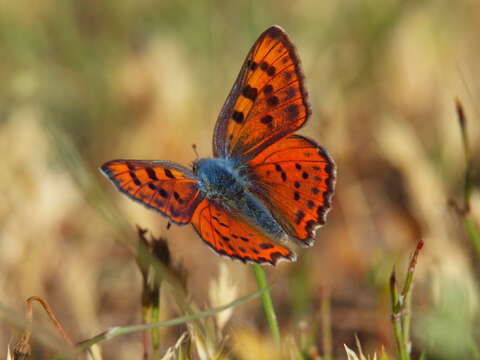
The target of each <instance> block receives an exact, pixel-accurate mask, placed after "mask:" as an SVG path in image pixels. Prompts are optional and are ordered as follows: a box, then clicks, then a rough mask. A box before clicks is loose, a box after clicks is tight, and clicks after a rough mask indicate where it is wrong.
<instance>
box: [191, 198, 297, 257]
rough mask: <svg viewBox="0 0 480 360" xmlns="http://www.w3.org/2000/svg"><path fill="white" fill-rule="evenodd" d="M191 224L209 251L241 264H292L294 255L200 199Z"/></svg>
mask: <svg viewBox="0 0 480 360" xmlns="http://www.w3.org/2000/svg"><path fill="white" fill-rule="evenodd" d="M192 225H193V226H194V227H195V230H196V231H197V233H198V234H199V235H200V237H201V238H202V240H203V241H205V242H206V243H207V244H208V245H209V246H210V247H211V248H212V249H213V250H215V251H216V252H217V253H219V254H220V255H225V256H228V257H231V258H234V259H238V260H240V261H242V262H244V263H246V262H249V263H259V264H271V265H275V264H276V263H277V262H278V261H280V260H289V261H295V254H294V253H293V252H292V251H291V250H290V249H288V248H287V247H285V246H282V245H279V244H277V243H274V242H273V241H272V240H271V239H270V238H269V237H268V236H266V235H265V234H263V233H262V231H261V230H259V229H256V228H255V227H254V226H252V225H250V224H249V223H248V222H247V221H245V220H244V219H243V218H241V216H239V215H236V214H233V213H232V212H231V211H230V210H227V209H224V208H223V207H222V206H221V205H220V204H216V203H213V202H211V201H209V200H203V201H202V202H201V203H200V204H199V205H198V207H197V209H196V210H195V213H194V214H193V217H192Z"/></svg>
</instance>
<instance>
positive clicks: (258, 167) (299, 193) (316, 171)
mask: <svg viewBox="0 0 480 360" xmlns="http://www.w3.org/2000/svg"><path fill="white" fill-rule="evenodd" d="M249 171H250V175H249V176H250V178H251V179H252V181H253V184H254V185H253V187H252V191H253V192H254V193H255V194H256V195H257V196H258V197H259V198H260V199H262V201H263V202H264V203H265V205H266V206H267V207H268V208H269V210H270V211H271V212H272V214H273V215H274V217H275V218H276V219H277V221H279V223H280V224H281V225H282V227H283V228H284V229H285V231H287V233H288V234H289V235H291V236H292V237H294V238H295V239H297V240H299V242H300V244H302V245H307V246H309V245H311V244H312V243H313V237H314V232H315V229H316V227H318V226H319V225H323V224H324V223H325V220H326V214H327V212H328V210H329V209H330V205H331V197H332V194H333V191H334V187H335V164H334V162H333V160H332V159H331V158H330V156H329V155H328V154H327V152H326V151H325V150H324V149H323V148H322V147H321V146H319V145H317V144H316V143H315V142H314V141H312V140H310V139H308V138H305V137H303V136H299V135H290V136H288V137H286V138H284V139H282V140H280V141H278V142H277V143H275V144H273V145H271V146H269V147H268V148H267V149H265V150H264V151H263V152H261V153H260V154H259V155H258V156H257V157H256V158H254V159H252V160H251V162H250V163H249Z"/></svg>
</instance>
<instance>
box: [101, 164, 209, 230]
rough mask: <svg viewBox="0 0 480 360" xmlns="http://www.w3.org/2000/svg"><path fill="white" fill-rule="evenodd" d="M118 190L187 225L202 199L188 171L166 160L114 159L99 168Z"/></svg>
mask: <svg viewBox="0 0 480 360" xmlns="http://www.w3.org/2000/svg"><path fill="white" fill-rule="evenodd" d="M101 170H102V172H103V174H105V175H106V176H107V177H108V178H109V179H110V180H111V181H112V182H113V184H114V185H115V186H116V188H117V189H118V190H120V191H121V192H123V193H124V194H126V195H127V196H128V197H130V198H131V199H133V200H135V201H138V202H140V203H141V204H143V205H145V206H146V207H148V208H150V209H153V210H156V211H158V212H159V213H160V214H162V215H163V216H166V217H168V218H169V219H170V220H171V221H172V222H174V223H177V224H186V223H189V222H190V219H191V217H192V215H193V212H194V211H195V208H196V207H197V205H198V204H199V203H200V201H201V200H202V198H203V196H202V194H201V192H200V190H199V188H198V181H197V180H196V179H195V178H194V175H193V174H192V173H191V172H190V170H189V169H187V168H186V167H183V166H181V165H178V164H175V163H171V162H168V161H142V160H113V161H109V162H106V163H105V164H103V165H102V166H101Z"/></svg>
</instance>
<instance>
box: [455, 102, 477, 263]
mask: <svg viewBox="0 0 480 360" xmlns="http://www.w3.org/2000/svg"><path fill="white" fill-rule="evenodd" d="M455 107H456V110H457V118H458V123H459V125H460V132H461V136H462V144H463V153H464V157H465V172H464V173H465V180H464V190H463V208H462V209H461V210H460V211H459V213H460V216H461V217H462V220H463V226H464V227H465V231H466V233H467V236H468V238H469V239H470V241H471V242H472V245H473V247H474V249H475V251H476V252H477V255H478V256H480V230H479V228H478V225H477V224H476V223H475V220H474V219H473V218H472V216H471V215H470V200H471V197H472V192H473V182H472V175H473V162H472V157H471V152H470V141H469V139H468V129H467V117H466V115H465V111H464V110H463V105H462V103H461V102H460V100H458V99H457V101H456V103H455Z"/></svg>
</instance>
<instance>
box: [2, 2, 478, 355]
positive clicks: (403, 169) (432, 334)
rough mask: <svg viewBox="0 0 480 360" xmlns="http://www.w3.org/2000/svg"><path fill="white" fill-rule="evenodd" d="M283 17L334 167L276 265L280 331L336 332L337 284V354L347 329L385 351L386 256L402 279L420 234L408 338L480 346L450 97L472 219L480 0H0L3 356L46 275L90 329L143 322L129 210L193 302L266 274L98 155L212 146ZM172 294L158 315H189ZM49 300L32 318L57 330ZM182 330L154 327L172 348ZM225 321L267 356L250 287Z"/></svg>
mask: <svg viewBox="0 0 480 360" xmlns="http://www.w3.org/2000/svg"><path fill="white" fill-rule="evenodd" d="M272 24H278V25H281V26H282V27H283V28H284V29H285V30H286V31H287V32H288V34H289V35H290V37H291V39H292V41H293V42H294V43H295V44H296V47H297V50H298V53H299V55H300V58H301V60H302V63H303V70H304V73H305V76H306V86H307V89H308V91H309V94H310V101H311V104H312V108H313V116H312V117H311V118H310V121H309V123H308V124H307V126H306V127H305V128H304V129H302V130H301V131H300V133H301V134H304V135H307V136H309V137H311V138H313V139H315V140H316V141H318V142H319V143H321V144H322V145H323V146H325V147H326V148H327V149H328V150H329V152H330V154H331V155H332V157H333V158H334V159H335V161H336V163H337V166H338V182H337V188H336V194H335V197H334V202H333V209H332V211H331V212H330V214H329V218H328V222H327V225H326V226H324V227H323V228H322V229H321V230H320V231H319V232H318V233H317V235H318V238H317V242H316V244H315V246H314V247H312V248H310V249H306V250H304V249H299V260H298V261H297V262H296V263H292V264H286V263H281V264H280V265H278V266H277V267H275V268H273V267H268V268H267V274H268V276H269V279H270V281H271V282H272V283H273V289H272V292H273V300H274V304H275V306H276V309H277V312H278V317H279V322H280V326H281V331H282V335H285V337H287V338H290V337H292V338H293V339H296V340H295V341H300V340H299V339H300V338H301V337H302V336H303V335H302V334H308V339H309V340H308V341H310V344H311V345H316V346H317V347H318V349H319V352H320V354H322V353H324V352H325V349H324V347H325V346H324V344H323V342H322V339H323V338H324V336H323V335H324V334H322V329H321V326H320V323H321V313H322V311H321V309H322V304H323V306H327V309H328V306H330V310H328V312H329V314H330V316H331V326H332V339H333V340H332V343H331V344H332V347H333V357H334V358H339V359H343V358H345V352H344V348H343V344H347V345H348V346H349V347H354V344H355V335H358V337H359V339H360V342H361V343H362V345H363V348H364V351H365V352H368V353H373V352H374V351H376V352H377V353H378V352H379V351H380V350H381V349H382V347H384V348H385V349H386V350H387V352H390V353H393V349H394V340H393V334H392V330H391V325H390V313H391V309H390V299H389V290H388V279H389V276H390V272H391V271H392V268H393V267H394V266H395V268H396V270H397V274H398V276H399V278H400V279H402V278H403V275H404V274H405V272H406V267H407V263H408V259H409V256H410V254H411V253H412V251H413V250H414V248H415V246H416V243H417V242H418V241H419V240H420V239H423V240H424V241H425V247H424V250H423V251H422V253H421V254H420V257H419V263H418V266H417V270H416V273H415V276H416V277H415V288H414V295H413V314H412V332H413V349H414V350H413V353H414V354H417V355H418V354H420V353H422V352H423V351H425V352H426V355H427V357H426V358H427V359H460V358H471V359H474V358H479V346H478V340H479V330H478V329H479V324H480V322H479V316H478V306H479V289H478V287H479V280H480V267H479V265H478V264H479V256H480V254H479V253H476V252H475V250H474V247H473V246H472V244H471V242H470V241H469V238H468V237H467V236H466V233H465V229H464V226H463V224H462V219H461V218H460V217H459V216H458V213H457V212H456V211H455V210H454V209H453V208H452V206H450V205H449V201H450V200H452V199H454V200H456V201H458V202H459V204H460V205H461V204H462V199H463V191H464V186H463V183H464V168H465V159H464V153H463V145H462V141H461V135H460V128H459V123H458V121H457V116H456V113H455V99H456V98H458V99H460V100H461V102H462V103H463V105H464V108H465V113H466V116H467V120H468V121H467V127H468V136H469V137H470V144H471V154H472V157H473V159H472V163H473V167H474V175H473V184H474V186H475V187H474V191H473V194H472V199H471V217H472V218H473V219H474V221H476V223H477V224H478V223H479V222H480V194H479V192H478V185H479V184H480V175H479V173H480V172H479V164H480V151H479V150H480V142H479V141H478V139H479V138H480V125H479V121H478V119H479V117H480V102H479V101H478V99H479V96H480V81H479V79H480V41H478V39H479V38H478V32H479V29H480V2H478V1H474V0H462V1H455V2H452V1H394V0H390V1H382V0H367V1H355V0H349V1H347V0H341V1H315V0H301V1H297V2H295V3H292V2H291V1H284V0H280V1H278V0H277V1H245V2H241V1H240V2H224V1H215V0H210V1H198V2H191V1H186V0H180V1H173V0H172V1H168V0H167V1H153V0H137V1H133V0H124V1H113V0H108V1H92V0H84V1H75V0H45V1H28V0H18V1H15V2H13V1H12V2H7V1H3V2H0V59H1V60H0V152H1V153H2V154H3V155H2V156H3V161H4V163H3V166H2V169H3V170H2V176H1V178H0V196H1V201H0V227H1V228H0V314H1V317H0V353H1V354H2V355H0V357H1V356H4V354H6V349H7V345H8V343H9V342H10V341H12V339H14V338H15V336H16V335H17V334H18V329H17V328H16V326H14V323H15V322H16V321H17V320H21V319H22V318H23V317H24V301H25V299H27V298H28V297H30V296H33V295H37V296H41V297H43V298H44V299H45V300H47V301H48V302H49V304H50V305H51V306H52V308H53V310H54V311H55V313H56V315H57V317H58V318H59V320H60V321H61V323H62V324H63V325H64V327H65V328H66V330H67V332H68V333H69V334H70V335H71V336H72V337H73V338H74V339H75V340H76V341H79V340H82V339H85V338H88V337H90V336H93V335H94V334H97V333H99V332H101V331H103V330H105V329H106V328H108V327H111V326H115V325H129V324H138V323H140V322H141V307H140V298H141V286H142V285H141V276H140V272H139V271H138V268H137V266H136V263H135V259H134V257H133V256H132V253H131V251H130V250H129V246H128V244H130V245H135V244H136V243H137V241H138V239H137V236H136V233H135V224H138V225H140V226H142V227H145V228H148V229H149V230H150V231H151V232H152V233H153V234H154V235H155V236H163V237H166V238H167V241H168V245H169V248H170V252H171V258H172V262H173V263H175V264H182V266H183V267H184V268H185V272H186V280H187V291H188V294H189V296H190V297H191V299H192V301H194V302H195V303H196V304H198V305H199V307H200V308H201V309H207V308H210V307H212V306H215V305H220V304H223V303H226V302H228V301H231V300H233V299H234V298H236V297H239V296H242V295H245V294H247V293H249V292H252V291H255V289H256V285H255V280H254V277H253V273H252V270H251V268H250V266H245V265H243V264H241V263H238V262H233V261H229V260H225V259H223V258H220V257H219V256H217V255H215V254H214V253H212V252H211V251H210V250H209V249H208V248H207V247H206V246H205V245H204V244H203V243H202V241H200V240H199V239H198V238H197V236H196V234H195V233H194V231H193V229H192V227H191V226H185V227H178V226H172V228H171V229H170V230H168V231H167V229H166V220H165V219H164V218H162V217H161V216H159V215H158V214H156V213H154V212H152V211H148V210H146V209H145V208H144V207H142V206H141V205H139V204H137V203H134V202H132V201H130V200H129V199H127V198H126V197H125V196H123V195H121V194H119V193H118V192H116V191H115V190H114V188H113V186H112V185H111V184H110V183H109V182H108V181H107V180H106V179H105V178H104V177H103V176H102V175H101V174H100V173H99V171H98V170H97V169H98V167H99V166H100V165H101V164H102V163H103V162H105V161H107V160H111V159H114V158H136V159H164V160H173V161H176V162H179V163H181V164H185V165H189V164H190V163H191V162H192V160H193V159H194V158H195V154H194V152H193V151H192V144H193V143H195V144H196V145H197V148H198V152H199V155H200V156H201V157H208V156H211V151H212V150H211V142H212V133H213V128H214V124H215V121H216V118H217V115H218V112H219V110H220V108H221V106H222V104H223V102H224V100H225V97H226V96H227V94H228V92H229V90H230V88H231V86H232V84H233V81H234V79H235V77H236V75H237V73H238V71H239V69H240V66H241V64H242V63H243V60H244V57H245V56H246V54H247V52H248V50H249V48H250V46H251V45H252V44H253V42H254V41H255V40H256V38H257V36H258V35H259V34H260V33H261V32H262V31H263V30H264V29H266V28H267V27H268V26H270V25H272ZM219 276H220V277H221V278H223V279H224V282H225V281H226V283H228V284H229V285H228V289H230V291H231V292H230V293H229V292H228V291H226V290H225V291H224V292H223V293H222V292H220V294H223V295H222V296H224V298H222V296H220V299H219V303H218V304H215V303H214V302H215V301H214V300H213V298H212V294H211V293H212V291H210V290H209V289H211V286H210V285H209V284H213V283H214V281H217V280H218V279H219ZM225 279H228V281H227V280H225ZM232 292H233V297H231V298H229V297H228V296H230V295H231V294H232ZM229 294H230V295H229ZM163 297H165V301H164V300H162V307H161V318H162V319H169V318H173V317H175V316H179V315H181V314H180V313H179V312H178V311H177V309H176V307H175V304H174V301H172V299H169V296H168V294H167V293H165V292H162V299H163ZM35 309H37V308H35ZM39 309H40V308H39V307H38V309H37V310H36V311H35V319H36V320H38V322H40V323H41V324H43V325H44V326H45V327H46V328H47V329H51V328H52V327H51V325H50V323H49V322H48V320H47V318H46V316H44V314H43V313H42V312H41V311H40V310H39ZM324 310H325V308H324ZM323 313H325V311H324V312H323ZM184 330H185V327H182V326H178V327H174V328H168V329H166V330H162V331H161V339H162V340H161V342H162V344H161V346H162V349H163V351H165V350H166V349H167V348H168V347H169V346H171V345H173V344H174V343H175V341H176V340H177V339H178V337H179V335H180V334H181V333H182V331H184ZM52 332H53V330H52ZM222 334H223V335H222V336H223V338H224V340H225V343H226V345H225V346H226V347H227V349H228V351H229V354H230V356H231V357H232V358H234V359H252V358H258V359H261V358H272V357H269V356H268V355H266V356H265V357H262V356H263V355H260V354H263V353H265V352H267V354H268V344H269V343H270V342H271V340H270V337H269V331H268V328H267V326H266V322H265V318H264V316H263V313H262V308H261V306H260V302H259V301H258V300H255V301H252V302H250V303H248V304H246V305H243V306H241V307H238V308H236V309H235V310H234V312H233V314H232V315H231V317H230V319H229V321H228V323H227V324H226V325H225V327H224V328H223V330H222ZM58 342H59V343H60V342H61V340H60V339H58ZM475 343H477V345H476V344H475ZM54 344H55V342H53V344H52V343H51V344H50V345H49V344H47V343H45V342H41V341H34V342H33V346H34V355H35V356H34V357H33V358H46V357H48V355H51V354H54V353H55V351H54V350H53V349H55V345H54ZM101 348H102V349H101V350H102V353H103V356H104V358H105V359H119V360H122V359H138V358H140V357H141V354H142V344H141V334H134V335H129V336H123V337H119V338H115V339H113V340H111V341H107V342H104V343H102V344H101ZM262 351H263V352H262ZM327 351H328V349H327ZM256 352H257V353H258V355H256V357H252V354H255V353H256Z"/></svg>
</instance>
